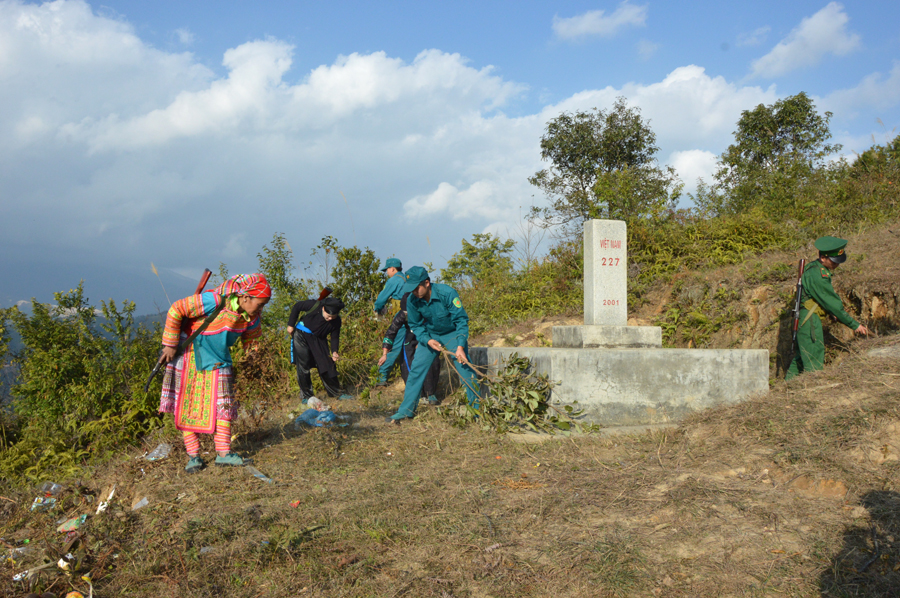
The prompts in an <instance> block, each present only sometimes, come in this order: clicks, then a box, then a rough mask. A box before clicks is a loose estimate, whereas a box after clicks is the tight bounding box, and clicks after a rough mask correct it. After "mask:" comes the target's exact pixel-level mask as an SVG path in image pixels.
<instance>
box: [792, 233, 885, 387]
mask: <svg viewBox="0 0 900 598" xmlns="http://www.w3.org/2000/svg"><path fill="white" fill-rule="evenodd" d="M815 246H816V249H818V250H819V259H817V260H815V261H813V262H810V263H808V264H807V265H806V268H804V269H803V274H801V281H802V283H803V287H802V288H803V290H802V293H801V295H800V303H801V307H800V326H799V328H798V329H797V343H796V345H795V346H794V359H793V361H791V365H790V367H789V368H788V371H787V374H786V375H785V380H790V379H791V378H793V377H795V376H797V375H798V374H802V373H803V372H815V371H818V370H821V369H824V368H825V339H824V338H823V337H822V319H821V318H822V317H823V316H824V315H825V314H830V315H832V316H834V317H835V318H836V319H837V321H838V322H840V323H841V324H844V325H845V326H849V327H850V328H852V329H853V331H854V332H857V333H859V334H869V329H868V328H866V327H865V326H863V325H862V324H860V323H859V322H857V321H856V320H854V319H853V316H851V315H850V314H848V313H847V312H846V311H844V305H843V304H842V303H841V298H840V297H838V295H837V293H836V292H835V291H834V287H832V286H831V277H832V276H833V275H834V270H835V268H837V267H838V266H839V265H840V264H843V263H844V261H845V260H846V259H847V254H846V253H844V247H846V246H847V241H846V239H838V238H837V237H821V238H819V239H816V242H815Z"/></svg>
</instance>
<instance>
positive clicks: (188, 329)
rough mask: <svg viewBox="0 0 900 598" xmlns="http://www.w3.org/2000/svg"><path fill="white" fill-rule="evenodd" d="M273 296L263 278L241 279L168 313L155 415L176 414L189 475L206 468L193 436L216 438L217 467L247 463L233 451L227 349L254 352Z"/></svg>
mask: <svg viewBox="0 0 900 598" xmlns="http://www.w3.org/2000/svg"><path fill="white" fill-rule="evenodd" d="M271 296H272V288H271V287H270V286H269V283H268V281H267V280H266V278H265V276H263V275H262V274H239V275H237V276H233V277H231V278H229V279H228V280H226V281H225V282H224V283H222V284H221V285H219V286H218V287H216V288H215V289H213V290H212V291H207V292H205V293H200V294H199V295H192V296H190V297H185V298H184V299H181V300H179V301H176V302H175V303H173V304H172V307H171V308H169V313H168V314H167V315H166V327H165V330H164V331H163V339H162V344H163V351H162V356H161V357H160V360H161V361H163V362H164V363H166V364H167V365H166V373H165V377H164V378H163V384H162V397H161V399H160V404H159V410H160V412H163V413H173V414H174V415H175V427H176V428H178V429H179V430H181V433H182V434H183V436H184V448H185V449H186V450H187V454H188V464H187V467H185V471H187V472H188V473H195V472H198V471H200V470H201V469H203V467H204V466H205V465H206V464H205V463H204V462H203V459H201V458H200V441H199V440H198V439H197V433H202V434H213V433H215V437H214V444H215V448H216V454H217V456H216V465H246V464H248V463H249V462H250V460H249V459H244V458H243V457H241V456H240V455H238V454H237V453H234V452H232V451H231V422H232V421H234V419H235V418H236V417H237V403H236V402H235V400H234V372H233V369H232V362H231V351H230V348H231V346H232V345H234V344H235V343H236V342H237V341H238V339H241V341H242V342H243V346H244V348H245V349H250V350H252V347H253V344H254V342H255V341H256V339H258V338H259V336H260V334H261V333H262V330H261V328H260V323H259V316H260V314H261V313H262V309H263V307H264V306H265V305H266V303H268V302H269V299H270V298H271ZM210 318H212V319H211V321H209V322H208V323H207V321H208V320H210ZM182 324H184V326H182ZM204 325H206V328H204V329H203V330H202V331H201V332H200V333H199V334H198V335H197V336H196V338H195V339H194V341H193V342H192V343H191V344H190V345H189V346H187V347H185V349H184V353H182V354H181V355H176V347H177V346H178V343H179V341H180V340H183V339H185V338H187V337H188V336H189V335H190V334H192V333H193V332H194V331H196V330H198V329H200V328H202V327H203V326H204Z"/></svg>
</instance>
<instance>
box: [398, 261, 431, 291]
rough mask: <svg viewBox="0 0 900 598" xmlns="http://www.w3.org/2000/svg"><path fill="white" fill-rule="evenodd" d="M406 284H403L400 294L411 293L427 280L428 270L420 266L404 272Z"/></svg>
mask: <svg viewBox="0 0 900 598" xmlns="http://www.w3.org/2000/svg"><path fill="white" fill-rule="evenodd" d="M405 278H406V282H405V283H404V284H403V290H402V291H400V292H401V293H411V292H412V291H414V290H415V288H416V287H417V286H419V285H420V284H422V283H423V282H425V281H426V280H428V279H429V277H428V270H426V269H425V268H423V267H422V266H413V267H412V268H410V269H409V270H407V271H406V275H405Z"/></svg>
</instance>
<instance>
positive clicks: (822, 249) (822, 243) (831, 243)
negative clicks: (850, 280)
mask: <svg viewBox="0 0 900 598" xmlns="http://www.w3.org/2000/svg"><path fill="white" fill-rule="evenodd" d="M815 246H816V249H818V250H819V255H821V256H823V257H827V258H828V259H830V260H831V261H832V262H834V263H835V264H843V263H844V260H846V259H847V254H846V253H844V247H846V246H847V239H838V238H837V237H819V238H818V239H816V242H815Z"/></svg>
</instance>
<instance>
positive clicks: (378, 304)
mask: <svg viewBox="0 0 900 598" xmlns="http://www.w3.org/2000/svg"><path fill="white" fill-rule="evenodd" d="M405 283H406V277H405V276H403V272H397V273H396V274H394V275H393V276H391V277H390V278H389V279H388V281H387V282H386V283H385V285H384V288H383V289H381V292H380V293H378V297H376V298H375V311H381V310H382V308H384V306H385V305H387V302H388V301H390V300H391V299H396V300H397V301H400V300H401V299H403V285H404V284H405Z"/></svg>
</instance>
